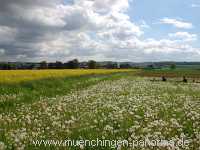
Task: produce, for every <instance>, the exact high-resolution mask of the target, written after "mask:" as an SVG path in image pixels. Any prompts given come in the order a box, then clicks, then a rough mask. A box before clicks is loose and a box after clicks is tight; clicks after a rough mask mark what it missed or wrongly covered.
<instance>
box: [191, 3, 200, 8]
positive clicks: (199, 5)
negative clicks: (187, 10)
mask: <svg viewBox="0 0 200 150" xmlns="http://www.w3.org/2000/svg"><path fill="white" fill-rule="evenodd" d="M191 7H192V8H199V7H200V4H192V5H191Z"/></svg>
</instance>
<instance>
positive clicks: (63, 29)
mask: <svg viewBox="0 0 200 150" xmlns="http://www.w3.org/2000/svg"><path fill="white" fill-rule="evenodd" d="M129 7H130V1H129V0H123V1H122V0H73V1H66V0H65V1H63V0H34V1H33V0H17V1H16V0H1V2H0V60H1V61H41V60H47V61H56V60H61V61H67V60H70V59H72V58H78V59H80V60H89V59H95V60H98V61H101V60H113V61H116V60H117V61H161V60H177V56H178V58H180V61H183V58H184V59H185V60H191V58H192V59H193V60H194V59H198V58H200V50H199V49H198V48H194V47H192V46H191V44H190V43H191V41H193V40H195V39H196V38H197V36H195V35H194V34H190V33H187V32H180V33H174V34H173V33H171V34H169V35H166V38H165V39H159V40H157V39H153V38H143V37H144V35H145V32H144V31H143V29H144V25H145V28H146V29H148V28H150V27H149V26H148V25H147V24H146V23H144V21H143V24H142V25H141V26H139V25H137V23H135V22H133V21H131V18H130V16H129V15H128V13H127V11H128V9H129ZM161 22H162V23H165V24H171V25H173V26H175V27H177V28H183V29H190V28H192V27H193V26H192V24H190V23H188V22H183V21H177V20H174V19H169V18H164V19H162V20H161ZM147 27H148V28H147ZM177 39H178V40H177Z"/></svg>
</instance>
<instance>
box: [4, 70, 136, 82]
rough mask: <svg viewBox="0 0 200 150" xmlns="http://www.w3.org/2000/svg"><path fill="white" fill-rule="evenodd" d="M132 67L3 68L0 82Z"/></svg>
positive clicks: (101, 72)
mask: <svg viewBox="0 0 200 150" xmlns="http://www.w3.org/2000/svg"><path fill="white" fill-rule="evenodd" d="M128 71H133V70H131V69H74V70H73V69H65V70H1V71H0V83H19V82H23V81H31V80H39V79H45V78H57V77H73V76H82V75H90V74H109V73H116V72H128Z"/></svg>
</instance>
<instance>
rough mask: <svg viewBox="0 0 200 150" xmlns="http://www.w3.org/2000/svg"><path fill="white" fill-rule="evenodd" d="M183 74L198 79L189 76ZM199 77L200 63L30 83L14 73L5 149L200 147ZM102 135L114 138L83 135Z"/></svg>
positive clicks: (2, 116) (3, 119)
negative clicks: (70, 142)
mask: <svg viewBox="0 0 200 150" xmlns="http://www.w3.org/2000/svg"><path fill="white" fill-rule="evenodd" d="M0 73H1V72H0ZM161 76H166V77H167V78H169V80H170V81H168V80H167V81H166V82H162V81H161V80H160V77H161ZM182 76H186V77H187V78H188V79H190V80H188V82H187V83H183V82H181V78H182ZM26 77H27V76H26ZM154 77H156V78H158V80H157V82H153V81H151V79H152V78H154ZM170 77H173V78H170ZM199 77H200V71H198V70H173V71H172V70H167V71H166V70H165V71H161V70H129V71H127V70H126V71H125V72H123V71H120V72H117V71H115V72H113V73H112V72H109V73H106V74H105V73H104V74H98V73H96V74H87V75H84V76H83V75H82V76H65V75H63V74H62V76H57V77H56V76H53V77H49V76H48V78H40V79H38V78H37V80H33V79H31V80H27V81H23V82H14V80H15V79H16V80H17V78H15V76H13V77H12V82H9V83H8V82H7V83H5V82H2V83H0V150H4V149H5V150H7V149H8V150H15V149H17V150H23V149H24V150H29V149H30V150H35V149H38V150H43V149H49V150H51V149H52V150H53V149H61V150H62V149H63V150H75V149H86V150H90V149H92V150H93V149H94V150H98V149H99V150H100V149H105V150H110V149H117V150H126V149H130V150H131V149H133V150H155V149H156V150H157V149H158V150H179V149H181V150H182V149H183V150H199V148H200V83H198V80H199ZM27 78H29V77H27ZM193 79H195V82H193ZM177 80H178V81H180V82H177ZM96 139H99V140H107V141H112V142H110V143H112V144H110V143H109V144H107V145H104V146H102V145H93V146H90V145H87V144H83V143H82V142H80V141H81V140H88V141H92V140H96ZM66 140H75V141H79V144H76V145H71V146H69V145H66ZM116 141H126V144H125V145H124V143H122V142H119V143H117V142H116ZM138 141H139V142H138ZM160 141H162V142H163V141H165V143H160V144H158V143H159V142H160ZM146 142H147V143H146ZM156 143H157V144H156ZM145 144H147V145H145Z"/></svg>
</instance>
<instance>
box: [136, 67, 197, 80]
mask: <svg viewBox="0 0 200 150" xmlns="http://www.w3.org/2000/svg"><path fill="white" fill-rule="evenodd" d="M138 75H139V76H144V77H162V76H165V77H170V78H177V77H183V76H185V77H187V78H193V79H195V78H197V79H199V78H200V69H185V68H184V69H174V70H173V69H165V70H162V69H146V70H145V69H144V70H141V71H139V72H138Z"/></svg>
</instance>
